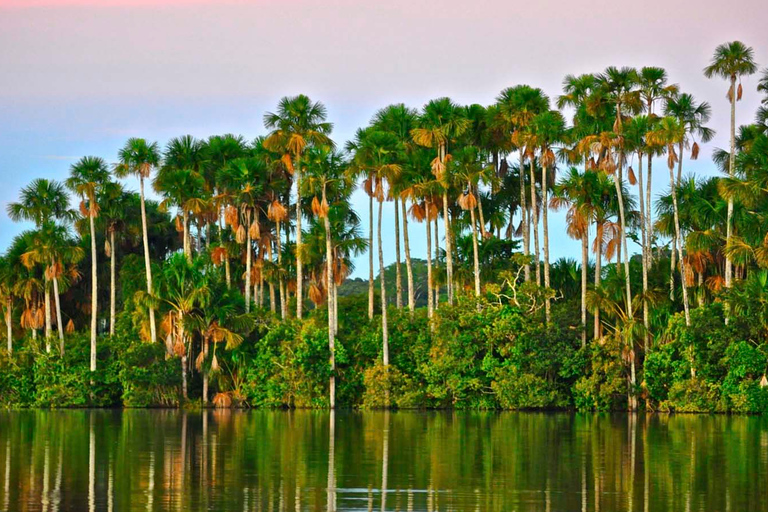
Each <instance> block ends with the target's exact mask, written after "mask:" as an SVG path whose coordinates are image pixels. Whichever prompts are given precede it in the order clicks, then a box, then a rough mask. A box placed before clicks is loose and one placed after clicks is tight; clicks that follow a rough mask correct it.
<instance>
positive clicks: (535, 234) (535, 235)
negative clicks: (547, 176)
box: [530, 159, 541, 286]
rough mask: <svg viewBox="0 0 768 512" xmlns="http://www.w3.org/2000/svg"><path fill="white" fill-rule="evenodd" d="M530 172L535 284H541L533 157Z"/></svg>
mask: <svg viewBox="0 0 768 512" xmlns="http://www.w3.org/2000/svg"><path fill="white" fill-rule="evenodd" d="M530 174H531V223H532V224H533V247H534V250H535V252H536V261H534V265H535V269H536V285H537V286H541V265H540V263H539V262H540V261H541V256H540V254H539V211H538V205H537V204H536V176H535V174H534V169H533V159H531V164H530Z"/></svg>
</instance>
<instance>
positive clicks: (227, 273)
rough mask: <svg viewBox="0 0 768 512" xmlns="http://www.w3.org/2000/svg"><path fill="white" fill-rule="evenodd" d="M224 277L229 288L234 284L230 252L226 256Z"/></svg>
mask: <svg viewBox="0 0 768 512" xmlns="http://www.w3.org/2000/svg"><path fill="white" fill-rule="evenodd" d="M224 278H225V279H226V281H227V290H229V289H230V287H231V286H232V273H231V272H230V270H229V254H227V255H226V256H224Z"/></svg>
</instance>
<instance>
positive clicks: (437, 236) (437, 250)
mask: <svg viewBox="0 0 768 512" xmlns="http://www.w3.org/2000/svg"><path fill="white" fill-rule="evenodd" d="M434 227H435V230H434V235H435V266H437V262H438V261H440V233H439V232H438V231H439V225H438V223H437V215H435V226H434ZM434 297H435V310H437V308H438V307H439V306H440V285H439V284H437V283H435V294H434Z"/></svg>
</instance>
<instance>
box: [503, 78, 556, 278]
mask: <svg viewBox="0 0 768 512" xmlns="http://www.w3.org/2000/svg"><path fill="white" fill-rule="evenodd" d="M496 106H497V108H498V112H499V118H500V119H501V121H502V123H503V125H504V127H505V130H506V131H507V133H508V135H509V139H510V143H511V144H512V146H513V147H516V148H517V151H518V155H519V159H520V163H519V166H518V180H519V186H520V213H521V225H522V226H523V252H524V254H525V256H530V236H531V234H530V233H531V224H532V223H533V225H534V241H535V245H536V262H535V263H536V272H537V274H536V276H537V281H538V282H539V283H540V282H541V281H540V280H539V251H538V243H539V242H538V234H537V233H538V227H537V226H538V215H537V213H538V212H537V203H538V200H537V199H536V180H534V179H531V180H530V192H531V195H530V198H529V199H526V189H525V159H526V158H528V160H529V164H530V173H531V178H533V171H534V158H533V152H532V151H530V150H529V148H528V146H529V140H530V137H529V132H530V124H531V122H532V121H533V118H534V117H536V116H537V115H539V114H541V113H542V112H545V111H546V110H547V109H549V99H548V98H547V96H546V95H545V94H544V92H543V91H542V90H541V89H537V88H533V87H531V86H528V85H518V86H515V87H510V88H507V89H504V90H503V91H501V93H500V94H499V96H498V97H497V98H496ZM526 203H530V204H527V205H526ZM529 209H530V210H529ZM525 280H526V281H529V280H530V265H529V264H526V265H525Z"/></svg>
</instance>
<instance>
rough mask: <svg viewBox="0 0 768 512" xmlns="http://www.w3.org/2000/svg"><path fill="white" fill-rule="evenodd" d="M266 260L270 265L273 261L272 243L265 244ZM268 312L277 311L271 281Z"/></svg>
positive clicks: (273, 285) (270, 282) (273, 284)
mask: <svg viewBox="0 0 768 512" xmlns="http://www.w3.org/2000/svg"><path fill="white" fill-rule="evenodd" d="M267 259H268V260H269V262H270V263H272V261H273V260H274V256H273V254H272V241H270V242H269V243H268V244H267ZM269 310H270V311H271V312H272V313H275V312H276V311H277V305H276V304H275V283H273V282H272V280H271V279H270V281H269Z"/></svg>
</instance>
